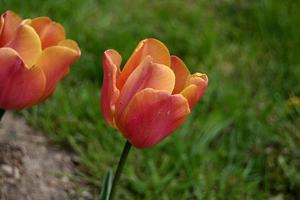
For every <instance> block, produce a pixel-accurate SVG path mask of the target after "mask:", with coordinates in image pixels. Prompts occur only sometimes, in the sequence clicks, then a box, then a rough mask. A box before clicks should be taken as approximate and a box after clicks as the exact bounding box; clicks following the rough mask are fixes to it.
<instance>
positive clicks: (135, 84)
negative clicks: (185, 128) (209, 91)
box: [101, 39, 208, 148]
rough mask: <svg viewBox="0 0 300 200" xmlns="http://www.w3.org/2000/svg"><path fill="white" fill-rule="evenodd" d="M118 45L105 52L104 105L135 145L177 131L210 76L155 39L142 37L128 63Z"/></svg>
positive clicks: (107, 115) (105, 113)
mask: <svg viewBox="0 0 300 200" xmlns="http://www.w3.org/2000/svg"><path fill="white" fill-rule="evenodd" d="M120 64H121V56H120V55H119V53H118V52H117V51H115V50H112V49H110V50H107V51H105V52H104V54H103V74H104V79H103V87H102V94H101V111H102V113H103V116H104V118H105V120H106V121H107V123H108V124H109V125H110V126H111V127H114V128H117V129H118V130H120V132H121V133H122V134H123V136H124V137H125V138H126V139H127V140H128V141H129V142H130V143H131V144H132V145H134V146H135V147H138V148H147V147H151V146H153V145H155V144H157V143H159V142H160V141H162V140H163V139H164V138H166V137H167V136H169V135H170V134H171V133H173V132H174V131H175V130H176V129H177V128H178V127H179V126H180V125H181V124H182V123H183V122H184V120H185V118H186V117H187V116H188V114H189V113H190V112H191V109H192V108H193V107H194V105H195V104H196V102H197V101H199V99H200V98H201V96H202V95H203V94H204V92H205V90H206V88H207V84H208V78H207V76H206V75H205V74H202V73H194V74H191V73H190V71H189V70H188V68H187V67H186V65H185V64H184V62H183V61H182V60H181V59H180V58H178V57H176V56H170V53H169V50H168V49H167V47H166V46H165V45H164V44H163V43H161V42H160V41H158V40H156V39H145V40H143V41H141V42H140V43H139V44H138V46H137V48H136V49H135V51H134V52H133V54H132V55H131V57H130V58H129V60H128V61H127V63H126V64H125V66H124V68H123V69H122V71H121V69H120Z"/></svg>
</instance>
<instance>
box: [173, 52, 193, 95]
mask: <svg viewBox="0 0 300 200" xmlns="http://www.w3.org/2000/svg"><path fill="white" fill-rule="evenodd" d="M171 69H172V70H173V71H174V73H175V77H176V79H175V81H176V82H175V88H174V90H173V94H178V93H180V92H181V91H182V90H183V89H184V87H185V84H186V80H187V78H188V77H189V75H190V71H189V70H188V68H187V67H186V65H185V64H184V62H183V61H182V60H181V59H180V58H178V57H177V56H171Z"/></svg>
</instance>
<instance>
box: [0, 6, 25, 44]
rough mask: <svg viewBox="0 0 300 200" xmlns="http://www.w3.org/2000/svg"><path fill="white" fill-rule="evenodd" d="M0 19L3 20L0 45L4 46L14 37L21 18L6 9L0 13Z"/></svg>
mask: <svg viewBox="0 0 300 200" xmlns="http://www.w3.org/2000/svg"><path fill="white" fill-rule="evenodd" d="M1 21H3V25H2V26H3V27H2V33H1V32H0V46H4V45H5V44H7V43H8V42H9V41H10V40H11V39H12V38H13V37H14V35H15V32H16V30H17V27H18V26H19V24H20V23H21V22H22V18H20V17H19V16H18V15H17V14H15V13H14V12H12V11H10V10H8V11H6V12H5V13H3V14H2V15H1Z"/></svg>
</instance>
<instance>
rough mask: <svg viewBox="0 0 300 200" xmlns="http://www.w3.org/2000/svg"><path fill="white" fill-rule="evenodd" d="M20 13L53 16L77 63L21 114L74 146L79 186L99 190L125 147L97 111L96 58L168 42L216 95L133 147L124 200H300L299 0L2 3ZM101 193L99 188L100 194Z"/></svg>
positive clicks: (98, 72) (122, 190)
mask: <svg viewBox="0 0 300 200" xmlns="http://www.w3.org/2000/svg"><path fill="white" fill-rule="evenodd" d="M0 5H1V7H0V11H1V13H2V12H4V11H5V10H7V9H11V10H13V11H15V12H17V13H18V14H19V15H21V16H22V17H30V18H32V17H37V16H42V15H46V16H50V17H51V18H53V19H54V20H56V21H58V22H60V23H61V24H63V25H64V26H65V28H66V31H67V36H68V38H72V39H74V40H76V41H78V43H79V45H80V47H81V49H82V57H81V59H80V61H78V62H77V63H76V64H75V65H73V66H72V69H71V73H70V75H69V76H68V77H66V78H65V79H64V81H63V82H61V83H60V85H59V87H58V88H57V90H56V92H55V94H54V95H53V96H52V97H51V98H50V99H49V100H47V101H46V102H45V103H42V104H40V105H38V106H35V107H33V108H32V109H29V110H25V111H22V112H21V113H22V115H24V116H25V117H26V119H27V120H28V122H29V123H30V124H31V125H32V126H33V127H35V128H36V129H40V130H43V131H44V132H46V133H48V134H49V136H50V137H51V138H52V139H53V141H54V142H55V143H56V144H59V145H62V146H63V147H67V148H71V149H73V150H75V151H76V152H77V153H78V154H79V155H80V158H81V161H82V164H83V166H85V170H84V171H83V172H84V175H83V176H82V178H83V179H85V180H88V181H89V183H90V184H91V187H95V188H96V187H98V188H99V186H100V185H101V179H102V178H103V176H104V173H105V172H106V170H107V169H108V168H109V167H115V166H116V164H117V161H118V157H119V155H120V153H121V150H122V148H123V144H124V142H125V140H124V139H123V138H122V137H121V135H120V134H118V133H117V132H116V131H114V130H112V129H111V128H109V127H108V125H106V123H105V122H104V120H103V118H102V116H101V113H100V111H99V95H100V88H101V82H102V61H101V54H102V52H103V51H104V50H105V49H108V48H114V49H116V50H118V51H119V52H120V53H121V55H122V56H123V61H126V59H127V58H128V57H129V55H130V54H131V52H132V51H133V49H134V48H135V46H136V45H137V43H138V42H139V41H140V40H142V39H144V38H147V37H155V38H158V39H160V40H161V41H163V42H164V43H165V44H166V45H167V46H168V47H169V49H170V51H171V53H172V54H176V55H178V56H180V57H181V58H183V60H184V61H185V62H186V64H187V66H188V67H189V68H190V69H191V71H193V72H196V71H199V72H203V73H207V74H208V76H209V80H210V83H209V88H208V91H207V93H206V94H205V95H204V98H203V99H202V101H201V102H200V103H198V105H197V106H196V108H195V109H194V110H193V112H192V114H191V116H190V117H189V118H188V119H187V120H186V122H185V123H184V125H183V126H182V127H181V128H180V129H178V130H177V131H176V132H175V133H174V134H173V135H172V136H171V137H168V138H167V139H166V140H164V141H163V142H162V143H160V144H158V145H157V146H155V148H151V149H147V150H143V151H140V150H137V149H133V151H132V152H131V154H130V155H129V160H128V162H127V165H126V167H125V172H124V176H123V177H122V178H121V183H120V184H121V187H120V188H119V190H118V195H117V196H118V198H117V199H124V200H130V199H146V200H148V199H149V200H150V199H151V200H152V199H159V200H168V199H170V200H174V199H176V200H177V199H180V200H181V199H191V200H192V199H268V198H271V197H277V198H278V199H299V198H300V106H299V103H298V105H296V104H290V103H289V99H290V98H292V97H297V96H298V97H299V96H300V84H299V83H300V82H299V81H300V55H299V54H300V12H299V10H300V1H295V0H285V1H282V0H261V1H247V0H215V1H210V0H199V1H196V0H162V1H147V0H136V1H133V0H132V1H130V0H110V1H108V0H107V1H106V0H104V1H100V0H85V1H82V0H56V1H52V0H47V1H39V0H26V1H25V0H24V1H20V0H0ZM95 194H96V190H95Z"/></svg>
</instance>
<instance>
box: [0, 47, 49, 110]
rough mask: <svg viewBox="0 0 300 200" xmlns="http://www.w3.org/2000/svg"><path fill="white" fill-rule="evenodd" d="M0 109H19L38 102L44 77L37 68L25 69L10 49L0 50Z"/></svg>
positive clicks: (42, 89) (18, 57) (43, 85)
mask: <svg viewBox="0 0 300 200" xmlns="http://www.w3.org/2000/svg"><path fill="white" fill-rule="evenodd" d="M0 66H1V67H0V108H2V109H21V108H24V107H30V106H32V105H34V104H36V103H38V102H39V99H40V97H41V96H42V94H43V92H44V89H45V82H46V79H45V75H44V73H43V71H42V70H41V69H40V68H38V67H32V68H31V69H27V68H26V67H25V65H24V63H23V61H22V59H21V58H20V56H19V55H18V53H17V52H16V51H15V50H13V49H11V48H0Z"/></svg>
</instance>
